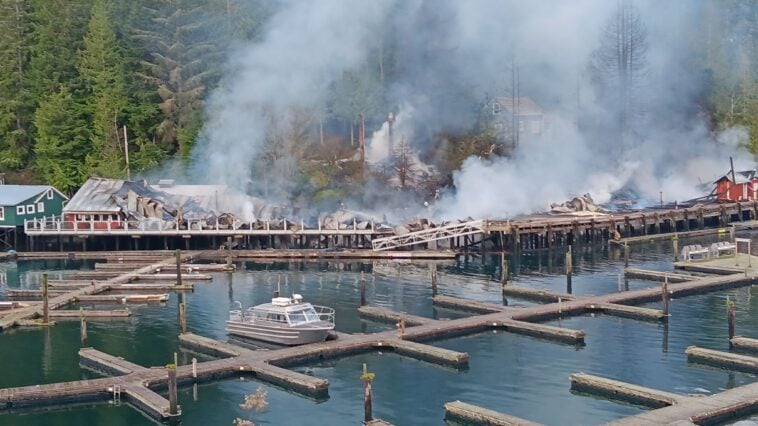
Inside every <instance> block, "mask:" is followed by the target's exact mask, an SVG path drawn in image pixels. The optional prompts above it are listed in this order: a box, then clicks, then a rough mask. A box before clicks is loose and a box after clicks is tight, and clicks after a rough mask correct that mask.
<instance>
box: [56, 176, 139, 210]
mask: <svg viewBox="0 0 758 426" xmlns="http://www.w3.org/2000/svg"><path fill="white" fill-rule="evenodd" d="M125 183H126V181H123V180H119V179H103V178H89V179H88V180H87V182H85V183H84V185H82V187H81V188H80V189H79V190H78V191H76V194H74V196H73V197H71V200H69V202H68V204H66V207H64V208H63V211H64V212H66V213H71V212H107V213H116V212H119V211H121V209H120V208H119V207H118V205H116V200H115V199H114V198H113V197H112V195H114V194H116V193H117V192H118V191H119V190H120V189H121V188H122V187H123V186H124V184H125ZM130 183H134V182H130Z"/></svg>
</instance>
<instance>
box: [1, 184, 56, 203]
mask: <svg viewBox="0 0 758 426" xmlns="http://www.w3.org/2000/svg"><path fill="white" fill-rule="evenodd" d="M48 189H50V185H0V206H15V205H16V204H18V203H21V202H23V201H25V200H28V199H29V198H32V197H34V196H36V195H39V194H41V193H43V192H45V191H47V190H48Z"/></svg>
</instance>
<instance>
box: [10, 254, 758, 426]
mask: <svg viewBox="0 0 758 426" xmlns="http://www.w3.org/2000/svg"><path fill="white" fill-rule="evenodd" d="M708 241H711V240H708V239H705V240H698V242H708ZM669 245H670V244H669V243H646V244H643V245H635V246H633V247H632V248H633V250H634V251H633V254H632V258H631V266H634V267H640V268H647V269H657V270H667V269H670V268H671V264H670V263H671V257H672V255H671V252H670V247H669ZM574 263H575V273H574V274H575V275H574V280H573V281H574V282H573V291H574V293H576V294H601V293H608V292H615V291H618V281H617V276H618V274H619V273H620V272H621V271H622V270H623V257H622V255H621V253H620V252H618V251H615V250H609V249H607V248H606V249H603V248H595V249H590V248H583V249H579V250H577V252H575V253H574ZM497 265H499V259H497V258H486V259H484V260H482V259H481V258H469V259H468V260H467V261H460V262H458V263H454V262H450V263H441V264H438V270H439V291H440V293H441V294H448V295H455V296H462V297H467V298H470V299H475V300H483V301H490V302H494V303H508V304H509V305H528V304H529V303H528V302H523V301H517V300H508V301H507V302H504V301H503V300H502V297H501V295H500V292H499V282H498V281H497V273H498V266H497ZM239 266H241V269H240V270H238V272H235V273H234V274H224V273H219V274H213V276H214V278H213V281H212V282H210V283H198V284H196V286H195V289H196V290H195V292H194V293H192V294H189V295H187V303H188V308H187V311H188V328H189V329H190V330H191V331H192V332H194V333H197V334H201V335H204V336H208V337H213V338H218V339H224V338H225V334H224V321H225V319H226V316H227V313H228V310H229V308H230V305H231V303H232V302H233V301H235V300H239V301H240V302H242V303H243V305H245V306H247V305H254V304H258V303H264V302H266V301H268V299H270V297H271V294H272V292H273V291H274V290H275V289H276V287H277V283H280V285H281V288H282V293H283V294H289V293H291V292H297V293H301V294H303V295H304V297H305V299H306V300H307V301H310V302H313V303H316V304H323V305H327V306H332V307H335V308H336V310H337V328H338V329H339V330H340V331H344V332H351V333H370V332H375V331H381V330H386V329H387V326H386V325H381V324H375V323H371V322H364V321H361V320H360V319H359V317H358V315H357V313H356V311H355V307H356V306H357V305H358V303H359V299H360V294H359V290H358V284H357V283H358V280H359V278H360V271H361V270H364V271H365V274H366V278H367V282H368V285H367V294H368V299H369V303H370V304H372V305H377V306H383V307H387V308H391V309H394V310H399V311H405V312H408V313H412V314H416V315H422V316H429V317H437V318H456V317H460V316H461V314H460V313H456V312H453V311H448V310H442V309H435V308H433V306H432V304H431V301H430V298H431V287H430V285H429V279H428V273H429V268H428V265H426V264H411V263H387V262H375V263H363V264H361V263H335V262H330V263H319V264H316V263H311V264H302V263H289V264H271V263H269V264H266V263H252V262H251V263H245V264H241V265H239ZM91 267H92V263H81V262H44V263H43V262H22V263H19V264H15V263H8V264H0V287H2V288H5V287H11V288H18V287H22V288H36V286H38V283H39V271H42V270H46V271H50V272H51V274H53V275H57V274H60V275H61V276H65V275H66V274H67V273H69V272H70V271H73V270H79V269H88V268H91ZM562 270H563V253H562V252H556V253H553V254H549V253H547V252H541V253H528V254H524V255H523V256H522V257H521V258H520V259H511V271H512V272H513V273H514V274H515V275H514V277H513V278H514V279H513V281H514V282H515V284H518V285H522V286H528V287H534V288H546V289H552V290H556V291H566V288H565V284H566V283H565V277H562V276H560V275H557V274H558V273H559V272H560V271H562ZM52 271H61V272H52ZM621 285H622V287H625V286H628V287H629V288H630V289H636V288H643V287H648V286H651V285H652V284H651V283H649V282H645V281H637V280H630V281H629V282H622V284H621ZM1 294H2V293H1V292H0V295H1ZM727 295H729V296H730V297H731V298H732V299H733V300H736V302H737V328H738V332H739V333H740V334H744V335H748V336H756V335H758V333H757V332H755V330H758V300H757V299H758V297H756V298H753V297H751V292H750V289H738V290H734V291H729V292H722V293H715V294H708V295H702V296H695V297H689V298H685V299H679V300H674V301H673V302H672V306H671V313H672V317H671V320H670V322H669V324H667V325H660V324H651V323H645V322H639V321H634V320H625V319H617V318H612V317H605V316H597V317H590V316H585V317H574V318H568V319H564V320H561V321H554V322H552V323H551V324H554V325H561V326H564V327H571V328H576V329H583V330H585V331H586V332H587V338H586V343H587V344H586V346H584V347H581V348H580V347H574V346H567V345H560V344H554V343H550V342H547V341H543V340H538V339H534V338H530V337H525V336H519V335H514V334H509V333H503V332H498V333H494V332H487V333H482V334H477V335H472V336H467V337H462V338H456V339H450V340H444V341H440V342H436V343H435V345H438V346H440V347H445V348H448V349H453V350H458V351H465V352H468V353H469V354H470V367H469V369H467V370H465V371H455V370H450V369H445V368H441V367H438V366H435V365H432V364H428V363H424V362H420V361H415V360H412V359H408V358H403V357H400V356H396V355H394V354H392V353H369V354H363V355H358V356H354V357H350V358H343V359H340V360H337V361H330V362H328V363H322V364H313V365H304V366H300V367H297V368H295V369H296V370H298V371H301V372H307V373H309V374H313V375H315V376H318V377H323V378H326V379H328V380H329V383H330V387H329V395H330V397H329V399H328V400H326V401H320V402H317V401H311V400H308V399H305V398H302V397H299V396H297V395H294V394H291V393H288V392H286V391H283V390H280V389H278V388H275V387H272V386H270V385H268V384H265V383H263V384H261V383H258V382H256V381H254V380H251V379H250V378H247V377H244V378H236V379H230V380H226V381H221V382H215V383H208V384H203V385H200V386H195V387H185V388H180V404H181V405H182V410H183V416H182V424H183V425H230V424H232V421H233V419H234V418H236V417H241V418H251V419H253V420H254V421H255V423H256V424H272V425H290V424H293V425H294V424H304V425H310V424H324V423H326V424H330V425H343V424H344V425H355V424H359V422H360V420H361V419H362V414H363V407H362V382H361V381H360V371H361V367H362V364H363V363H366V364H368V366H369V369H370V370H371V371H372V372H374V373H376V380H375V383H374V413H375V415H376V416H377V417H380V418H383V419H385V420H388V421H390V422H392V423H395V424H398V425H427V424H428V425H441V424H444V421H443V410H442V405H443V404H444V403H446V402H449V401H454V400H457V399H459V400H463V401H467V402H471V403H474V404H478V405H481V406H484V407H487V408H492V409H495V410H499V411H503V412H506V413H509V414H512V415H515V416H519V417H524V418H527V419H530V420H534V421H538V422H542V423H546V424H561V425H565V424H572V425H584V424H599V423H602V422H604V421H608V420H612V419H616V418H619V417H623V416H627V415H632V414H636V413H640V412H642V411H643V409H642V408H639V407H634V406H629V405H622V404H617V403H614V402H610V401H607V400H603V399H597V398H592V397H588V396H583V395H575V394H572V393H571V392H570V390H569V381H568V376H569V375H570V374H571V373H574V372H579V371H583V372H588V373H593V374H598V375H602V376H607V377H611V378H616V379H620V380H626V381H629V382H633V383H637V384H641V385H645V386H650V387H653V388H657V389H662V390H667V391H673V392H679V393H696V394H708V393H713V392H718V391H721V390H723V389H727V388H731V387H734V386H739V385H743V384H746V383H750V382H753V381H755V380H756V377H755V376H752V375H747V374H742V373H734V372H729V371H726V370H720V369H714V368H708V367H704V366H699V365H695V364H688V363H687V361H686V358H685V356H684V350H685V348H686V347H687V346H690V345H700V346H704V347H708V348H713V349H719V350H727V349H728V343H727V339H726V321H725V315H724V306H725V300H726V297H727ZM1 297H2V296H0V298H1ZM177 305H178V297H176V295H172V299H171V300H170V301H169V303H168V304H167V305H166V306H135V307H134V308H133V311H134V312H135V315H134V317H133V318H131V319H129V320H125V321H112V322H95V321H92V322H90V323H89V339H90V345H91V346H93V347H95V348H97V349H99V350H102V351H104V352H107V353H110V354H113V355H117V356H121V357H123V358H125V359H128V360H130V361H133V362H136V363H138V364H142V365H145V366H154V365H165V364H166V363H168V362H170V361H171V360H172V357H173V353H174V352H178V353H179V362H180V364H184V363H189V362H190V360H191V358H192V356H197V355H196V354H191V353H185V352H182V350H181V348H180V347H179V346H178V340H177V338H176V336H177V334H178V333H179V329H178V323H177V316H178V314H177V312H178V309H177ZM99 309H104V308H103V307H99ZM78 348H79V325H78V322H63V323H59V324H58V325H57V326H55V327H53V328H51V329H49V330H13V331H11V332H8V333H4V334H2V335H0V365H1V366H2V367H3V372H2V374H0V387H11V386H24V385H31V384H37V383H52V382H58V381H67V380H77V379H81V378H85V377H98V376H97V374H95V373H92V372H89V371H87V370H83V369H82V368H80V367H79V365H78V362H79V360H78V356H77V351H78ZM259 386H262V387H263V388H264V389H265V390H266V391H267V392H268V402H269V405H268V408H267V409H266V410H265V411H264V412H261V413H250V412H247V411H245V410H243V409H241V408H240V407H239V404H240V403H242V401H243V399H244V395H245V394H249V393H253V392H254V391H255V390H256V389H257V388H258V387H259ZM746 422H747V423H750V424H755V418H754V419H752V420H747V421H746ZM152 423H153V422H152V421H151V420H150V419H148V418H146V417H144V416H143V415H142V414H140V413H139V412H138V411H136V410H134V409H132V408H131V407H130V406H128V405H121V406H113V405H111V404H86V405H80V406H68V407H58V408H55V409H53V410H46V411H38V412H21V413H4V414H0V424H2V425H24V426H32V425H81V424H103V425H106V424H107V425H142V424H152Z"/></svg>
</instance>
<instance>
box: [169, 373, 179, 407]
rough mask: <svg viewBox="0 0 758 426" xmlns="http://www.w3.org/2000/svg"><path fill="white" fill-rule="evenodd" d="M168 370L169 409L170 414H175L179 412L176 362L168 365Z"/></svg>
mask: <svg viewBox="0 0 758 426" xmlns="http://www.w3.org/2000/svg"><path fill="white" fill-rule="evenodd" d="M166 371H167V372H168V407H169V408H168V409H169V414H171V415H172V416H175V415H177V414H179V406H178V405H177V399H176V395H177V392H176V364H169V365H167V366H166Z"/></svg>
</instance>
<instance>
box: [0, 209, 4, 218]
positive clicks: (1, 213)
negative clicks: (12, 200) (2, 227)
mask: <svg viewBox="0 0 758 426" xmlns="http://www.w3.org/2000/svg"><path fill="white" fill-rule="evenodd" d="M0 220H5V207H2V206H0Z"/></svg>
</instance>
